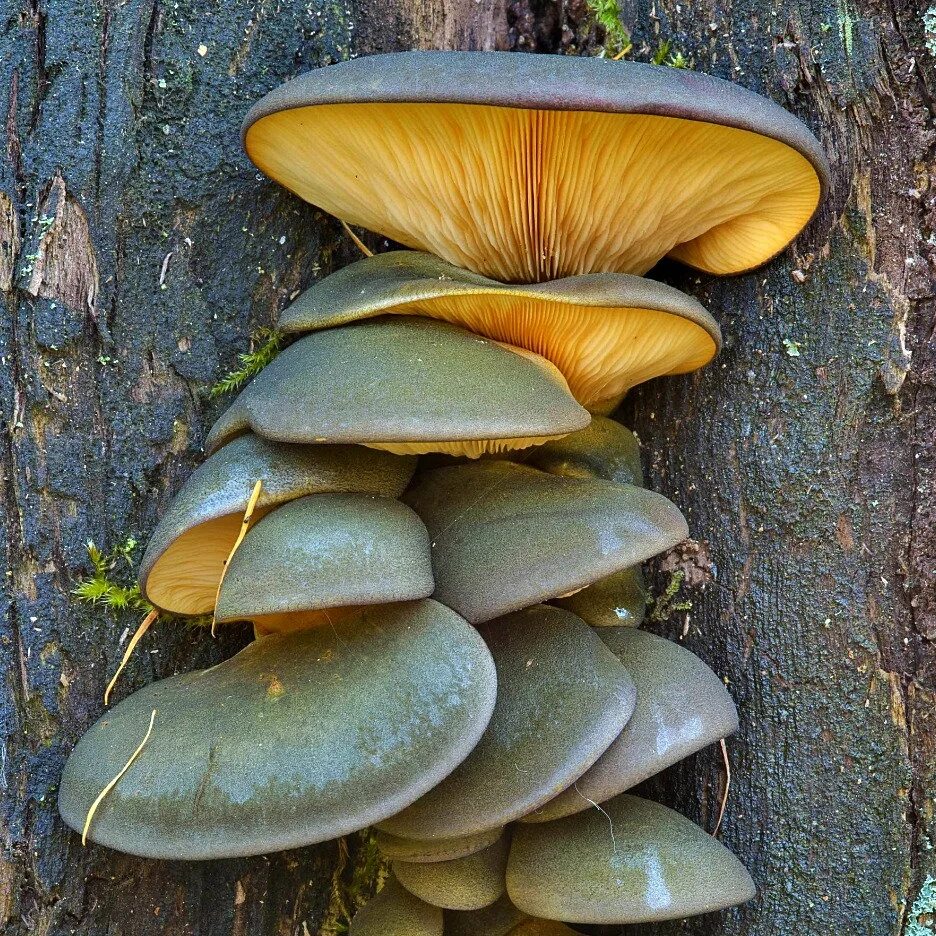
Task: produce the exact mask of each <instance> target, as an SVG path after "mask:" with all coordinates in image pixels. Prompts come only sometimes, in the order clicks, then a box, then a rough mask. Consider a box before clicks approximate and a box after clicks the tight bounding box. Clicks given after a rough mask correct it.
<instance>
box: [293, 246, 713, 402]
mask: <svg viewBox="0 0 936 936" xmlns="http://www.w3.org/2000/svg"><path fill="white" fill-rule="evenodd" d="M385 314H394V315H418V316H424V317H427V318H434V319H442V320H444V321H447V322H452V323H453V324H455V325H460V326H461V327H463V328H467V329H469V330H470V331H472V332H475V333H476V334H479V335H484V336H485V337H487V338H492V339H494V340H496V341H502V342H505V343H506V344H509V345H512V346H515V347H520V348H525V349H526V350H528V351H532V352H535V353H536V354H539V355H542V356H543V357H544V358H546V359H547V360H549V361H551V362H552V363H553V364H555V365H556V367H558V368H559V370H560V371H561V372H562V375H563V376H564V377H565V379H566V380H567V381H568V384H569V389H570V390H571V391H572V394H573V396H574V397H575V398H576V399H577V400H578V401H579V403H581V404H582V405H583V406H584V407H585V408H586V409H588V410H591V411H593V412H610V411H611V410H612V409H614V408H615V407H616V406H617V404H618V403H619V402H620V401H621V399H622V397H623V396H624V394H625V393H627V391H628V390H629V389H630V388H631V387H633V386H636V385H637V384H639V383H642V382H643V381H645V380H649V379H650V378H652V377H659V376H661V375H667V374H684V373H687V372H689V371H692V370H696V369H697V368H699V367H702V366H703V365H705V364H707V363H708V362H709V361H710V360H711V359H712V358H713V357H714V355H715V353H716V352H717V351H718V348H719V347H720V345H721V332H720V330H719V328H718V324H717V323H716V322H715V320H714V319H713V318H712V316H711V315H709V313H708V312H706V310H705V309H704V308H703V307H702V306H701V305H700V304H699V303H698V302H697V301H696V300H695V299H693V298H692V297H691V296H687V295H686V294H685V293H681V292H680V291H679V290H677V289H673V288H672V287H671V286H665V285H664V284H663V283H658V282H655V281H654V280H649V279H643V278H642V277H639V276H626V275H620V274H613V273H593V274H590V275H585V276H573V277H568V278H566V279H561V280H553V281H551V282H548V283H536V284H533V285H526V286H523V285H512V286H511V285H505V284H503V283H498V282H495V281H494V280H490V279H486V278H485V277H483V276H478V275H477V274H474V273H469V272H468V271H466V270H462V269H459V268H458V267H455V266H452V264H450V263H446V262H445V261H444V260H440V259H439V258H438V257H433V256H431V255H429V254H424V253H419V252H416V251H393V252H391V253H384V254H378V255H376V256H373V257H368V258H367V259H364V260H360V261H358V262H357V263H352V264H351V265H350V266H347V267H345V268H344V269H342V270H339V271H338V272H337V273H333V274H332V275H331V276H327V277H325V278H324V279H323V280H320V281H319V282H317V283H315V284H314V285H313V286H312V287H311V288H310V289H307V290H306V291H305V292H304V293H303V294H302V295H301V296H300V297H299V298H298V299H297V300H296V301H295V302H294V303H293V304H292V305H291V306H289V308H287V309H286V310H285V311H284V312H283V313H282V315H281V316H280V322H279V327H280V329H281V330H282V331H284V332H287V333H296V332H300V333H301V332H308V331H312V330H316V329H320V328H333V327H335V326H339V325H346V324H348V323H350V322H354V321H359V320H362V319H368V318H372V317H375V316H379V315H385Z"/></svg>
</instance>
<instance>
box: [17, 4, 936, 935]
mask: <svg viewBox="0 0 936 936" xmlns="http://www.w3.org/2000/svg"><path fill="white" fill-rule="evenodd" d="M0 11H2V12H0V124H2V126H3V127H4V131H3V133H4V139H3V146H2V150H0V290H2V295H3V299H4V304H5V310H6V311H5V314H4V315H3V316H2V318H0V418H2V429H3V436H2V438H3V444H2V446H0V458H2V479H3V483H2V488H0V517H2V523H3V527H4V530H5V536H4V537H3V539H2V543H0V548H2V549H3V551H4V553H5V555H4V564H3V570H4V571H5V572H6V574H5V576H3V577H2V578H0V588H2V610H3V616H2V618H0V666H2V673H0V742H2V748H0V791H2V807H0V832H2V838H3V850H2V852H0V931H3V932H5V933H8V934H10V936H25V934H27V933H30V934H32V933H38V934H56V936H57V934H65V933H76V934H81V936H92V934H94V936H97V934H102V936H103V934H107V936H118V934H121V936H123V934H126V936H130V934H141V936H143V934H155V933H167V934H203V936H214V934H222V933H235V934H261V933H263V934H283V936H287V934H289V936H292V934H298V936H305V934H306V933H308V934H309V936H314V934H316V932H318V931H319V930H320V928H321V926H322V921H323V919H324V918H325V915H326V913H327V908H328V907H329V904H330V903H331V906H332V909H333V910H334V907H335V904H336V900H335V897H336V895H337V896H338V897H339V898H340V897H342V896H343V895H345V896H346V892H347V890H348V889H349V888H350V889H351V890H354V888H355V887H357V886H358V883H359V881H358V880H357V879H356V878H355V861H354V858H355V849H354V848H353V847H352V849H351V855H350V860H346V856H345V854H344V853H343V852H342V850H341V849H340V848H339V846H338V845H336V844H334V843H331V844H327V845H323V846H320V847H317V848H310V849H307V850H304V851H301V852H293V853H287V854H280V855H274V856H271V857H269V858H260V859H256V860H251V861H236V862H221V863H217V864H204V865H201V864H195V865H186V864H181V863H179V864H173V863H165V862H162V863H161V862H146V861H140V860H137V859H133V858H127V857H123V856H120V855H117V854H114V853H110V852H107V851H104V850H100V849H97V848H93V847H92V848H88V849H82V848H81V846H80V844H79V842H78V840H77V837H76V836H74V835H73V834H71V833H69V832H66V831H65V830H64V829H63V827H62V826H61V824H60V823H59V822H58V821H57V818H56V810H55V793H56V782H57V779H58V774H59V771H60V769H61V765H62V761H63V758H64V756H65V754H66V752H67V751H68V749H69V748H70V746H71V744H72V743H73V741H74V739H75V738H76V737H77V736H78V735H79V734H80V733H81V732H82V731H83V730H84V729H85V728H86V727H87V726H88V724H89V723H90V722H91V721H93V720H94V719H95V718H96V717H97V715H98V714H99V713H100V711H101V701H100V700H101V692H102V690H103V687H104V685H105V683H106V679H107V676H108V674H109V673H110V672H111V671H112V670H113V668H114V665H115V663H116V660H117V659H118V657H119V654H120V646H119V639H120V637H121V634H122V633H123V631H124V629H125V628H127V627H132V626H133V625H134V624H135V619H134V618H133V616H128V617H126V618H124V617H119V616H117V617H115V616H112V615H108V614H104V613H95V612H92V611H89V610H88V609H87V608H86V607H82V606H79V605H76V604H75V603H74V601H73V600H72V599H71V598H70V596H69V591H70V589H71V588H72V587H73V585H74V582H75V580H76V579H77V578H78V577H79V576H80V575H82V573H83V572H85V571H86V566H87V553H86V546H85V543H86V541H87V540H88V539H93V540H94V541H95V542H97V543H98V544H99V545H101V546H104V547H110V546H113V545H116V544H117V543H118V542H121V541H123V540H124V539H125V538H126V537H127V536H128V535H135V536H136V537H137V538H138V539H140V540H143V539H145V537H146V535H147V533H148V531H149V530H150V529H151V528H152V526H153V523H154V521H155V518H156V517H157V515H158V513H159V511H160V510H161V509H162V508H163V507H164V505H165V504H166V502H167V499H168V497H169V496H170V494H171V493H172V491H174V490H175V489H176V488H177V487H178V486H179V485H180V483H181V482H182V480H183V479H184V478H185V476H186V475H187V474H188V472H189V471H190V470H191V468H192V466H193V465H194V464H195V463H196V462H197V461H198V459H199V457H200V446H201V441H202V439H203V437H204V433H205V431H206V427H207V426H209V425H210V423H211V421H212V419H213V417H214V415H216V411H217V409H218V406H219V404H217V403H211V402H209V401H208V399H207V395H206V388H207V387H208V386H210V385H211V384H212V383H213V382H214V381H215V380H216V379H217V378H218V377H219V376H220V375H221V374H223V373H224V372H225V371H226V370H228V369H229V368H230V367H231V366H232V365H233V364H234V362H235V358H236V354H237V353H238V352H239V351H243V350H245V349H246V348H247V346H248V343H249V335H250V333H251V331H252V330H253V329H255V328H256V327H258V326H260V325H265V324H269V323H270V322H271V321H272V320H273V318H274V316H275V313H276V311H277V310H278V309H279V308H281V307H282V306H283V305H284V304H285V303H286V302H287V301H288V298H289V296H290V295H291V294H292V293H293V292H294V291H295V290H296V289H297V288H300V287H301V286H303V285H305V284H307V283H309V282H310V281H311V280H312V279H313V278H314V277H316V276H319V275H322V274H324V273H327V272H328V271H329V270H331V269H332V268H333V267H334V266H336V265H338V264H341V263H344V262H346V261H347V260H349V259H351V258H352V256H353V249H352V248H351V247H350V246H349V245H348V243H347V241H346V239H343V238H342V237H341V236H340V230H339V228H338V227H337V225H336V223H335V222H334V221H332V220H331V219H329V218H326V217H323V216H322V215H321V214H320V213H319V212H317V211H316V210H315V209H313V208H310V207H308V206H306V205H303V204H301V203H300V202H298V201H297V200H296V199H295V198H292V197H291V196H288V195H287V194H285V193H283V192H281V191H279V190H278V189H277V188H276V186H274V185H272V184H271V183H269V182H267V181H265V180H263V179H262V178H260V177H259V176H258V175H257V173H256V172H255V171H254V170H253V169H252V168H251V167H250V165H249V164H248V163H247V161H246V159H245V158H244V157H243V155H242V154H241V151H240V144H239V138H238V127H239V124H240V120H241V117H242V115H243V113H244V112H245V111H246V109H247V107H248V106H249V104H250V102H251V101H253V100H254V99H256V98H257V97H259V96H260V95H261V94H262V93H263V92H265V91H266V90H268V89H269V88H271V87H273V86H274V85H275V84H277V83H279V82H280V81H282V80H283V79H285V78H288V77H290V76H292V75H294V74H296V73H297V72H300V71H303V70H305V69H308V68H311V67H315V66H317V65H321V64H325V63H328V62H330V61H334V60H338V59H341V58H345V57H347V56H348V55H349V54H352V53H353V54H358V53H366V52H372V51H385V50H393V49H403V48H412V47H423V48H442V47H449V48H495V47H496V48H511V49H518V50H526V51H556V50H558V49H564V50H566V51H570V52H578V51H595V50H596V49H597V48H598V47H599V45H600V42H601V41H602V39H603V37H602V36H601V35H600V33H599V32H598V31H597V30H596V29H595V28H594V26H593V25H592V23H591V21H590V18H589V17H588V15H587V12H586V9H585V5H584V2H582V0H568V2H564V3H563V2H543V0H516V2H510V3H507V2H504V0H496V2H490V0H479V2H475V0H451V2H447V3H444V2H443V0H380V2H378V0H354V2H349V3H347V4H339V3H333V2H331V0H306V2H300V0H257V2H254V3H252V2H247V0H229V2H225V3H221V2H217V0H207V2H202V3H194V2H192V0H122V2H118V0H101V2H94V0H53V2H45V3H44V2H39V0H23V2H21V3H17V2H11V0H0ZM923 15H924V10H923V9H922V8H921V7H920V6H919V5H918V4H917V3H914V2H912V0H895V2H893V3H888V2H886V0H880V2H878V0H857V2H850V0H839V2H831V0H829V2H826V0H810V2H805V0H799V2H796V0H780V3H779V4H778V3H776V2H774V0H740V2H725V0H706V2H701V3H689V4H687V3H685V2H681V3H678V2H675V0H656V2H653V3H651V2H649V0H648V2H637V3H630V2H625V3H623V4H622V20H623V22H624V23H625V25H627V26H628V27H629V28H630V29H631V31H632V33H633V38H634V45H635V49H634V52H633V53H632V54H631V57H632V58H635V59H644V60H646V59H648V58H650V57H651V56H652V55H653V53H654V52H655V51H656V50H657V49H658V48H659V45H660V43H661V41H666V40H669V41H670V42H671V44H672V49H673V50H674V51H675V50H678V51H680V52H682V53H683V54H684V55H686V56H687V57H689V58H690V59H691V61H692V63H693V65H694V67H696V68H698V69H701V70H704V71H709V72H713V73H715V74H718V75H721V76H723V77H728V78H734V79H736V80H738V81H740V82H742V83H743V84H745V85H747V86H748V87H751V88H753V89H755V90H757V91H760V92H762V93H766V94H769V95H771V96H772V97H774V98H776V99H777V100H778V101H780V102H781V103H783V104H784V105H785V106H787V107H789V108H791V109H792V110H794V111H795V112H797V113H798V114H799V115H800V116H802V117H803V119H805V120H806V121H807V122H808V123H809V124H810V125H811V126H812V127H813V128H814V129H815V130H816V132H817V133H818V134H819V136H820V138H821V139H822V140H823V142H824V144H825V146H826V148H827V150H828V153H829V156H830V159H831V161H832V165H833V170H834V182H833V189H832V192H831V196H830V198H829V200H828V202H827V204H826V206H825V207H824V208H823V210H822V212H821V214H820V216H819V217H818V219H817V220H816V222H815V223H814V224H813V226H812V227H811V228H810V230H809V232H808V233H807V234H806V235H805V236H804V237H803V238H801V239H800V241H799V242H798V243H797V245H796V247H795V249H793V250H791V251H788V252H787V253H786V254H784V255H783V256H781V257H780V258H779V259H778V260H776V261H775V262H774V263H772V264H771V265H770V266H769V267H767V268H766V269H765V270H763V271H760V272H758V273H756V274H751V275H749V276H745V277H741V278H737V279H732V280H727V281H713V280H710V279H704V280H700V279H698V278H696V277H694V276H691V275H687V274H686V273H685V272H684V271H680V270H677V269H669V268H667V269H664V270H661V271H658V273H659V274H660V275H661V276H664V277H665V278H667V279H669V280H670V281H672V282H674V283H675V284H677V285H679V286H681V287H683V288H687V289H689V290H690V291H692V292H693V293H695V294H696V295H698V296H699V297H700V298H701V299H702V301H703V302H705V303H706V304H707V305H708V306H709V308H710V309H711V310H712V311H713V313H714V314H715V315H716V316H717V317H718V319H719V320H720V321H721V323H722V326H723V328H724V330H725V334H726V337H727V347H726V350H725V352H724V353H723V355H722V356H721V358H720V359H719V360H718V361H717V362H716V363H715V364H714V365H713V366H712V367H711V368H709V369H708V370H707V371H706V372H704V373H703V374H701V375H697V376H693V377H687V378H681V379H678V380H671V381H658V382H656V383H655V384H654V385H651V386H648V387H646V388H643V389H641V390H640V391H639V392H637V393H635V394H634V396H633V399H632V400H631V401H629V402H628V404H627V406H626V408H625V415H626V418H627V421H628V422H630V423H631V424H632V425H633V426H634V427H635V428H636V429H637V430H638V431H639V433H640V436H641V439H642V440H643V442H644V445H645V456H646V467H647V469H648V475H649V478H650V480H651V482H652V484H653V486H654V487H656V489H657V490H660V491H662V492H663V493H666V494H668V495H670V496H671V497H673V498H674V499H675V500H676V501H677V502H678V503H679V504H680V505H681V506H683V508H684V509H685V510H686V512H687V514H688V516H689V518H690V523H691V526H692V530H693V534H694V536H695V537H696V538H697V539H699V540H703V541H705V545H706V549H705V550H704V551H703V552H702V553H701V554H698V555H694V556H689V557H688V558H687V560H686V561H687V563H688V564H689V565H690V566H691V569H690V571H692V572H693V573H694V575H693V576H692V577H693V578H694V579H695V580H697V581H699V582H702V581H705V580H709V582H708V584H707V585H706V587H705V588H704V589H703V588H701V587H697V588H694V589H692V591H691V598H692V600H693V603H694V608H693V610H692V612H691V615H690V618H689V620H688V622H687V621H686V616H685V615H683V614H680V615H676V616H674V617H673V618H672V619H671V620H670V621H668V622H666V623H664V624H662V625H661V626H659V627H658V629H659V630H661V631H662V632H664V633H667V634H668V635H670V636H678V635H679V634H681V633H682V632H683V630H684V629H686V633H687V636H686V638H685V639H686V642H687V643H688V645H689V646H691V647H692V648H693V649H694V650H695V651H696V652H698V653H700V654H701V655H702V656H703V657H705V658H706V659H707V660H709V661H710V662H711V663H712V665H713V666H714V667H715V668H716V669H717V670H718V671H719V672H720V673H722V674H724V676H725V678H726V679H727V680H728V684H729V686H730V688H731V689H732V692H733V693H734V695H735V698H736V699H737V701H738V702H739V704H740V706H741V709H742V730H741V733H740V736H739V737H738V738H736V739H734V740H733V741H731V743H730V752H731V758H732V763H733V767H734V784H733V787H732V791H731V798H730V802H729V807H728V813H727V817H726V822H725V826H724V840H725V841H726V843H727V844H729V845H730V846H731V847H732V848H734V849H735V850H736V851H737V852H738V853H739V854H740V855H741V856H742V857H743V858H744V860H745V861H746V863H747V864H748V865H749V867H750V868H751V869H752V871H753V873H754V876H755V878H756V879H757V881H758V884H759V885H760V888H761V896H760V897H759V899H758V901H757V902H756V903H755V904H753V905H751V906H748V907H745V908H742V909H739V910H736V911H731V912H728V913H725V914H721V915H716V916H714V917H709V918H704V919H700V920H695V921H689V922H686V923H682V924H670V925H666V926H661V927H656V928H646V927H642V928H641V927H635V928H632V930H631V932H633V933H634V934H635V936H637V934H647V933H650V932H654V933H657V932H659V933H677V932H679V933H687V934H688V933H692V934H696V936H755V934H756V936H773V934H809V936H840V934H849V936H851V934H873V936H891V934H898V936H899V934H905V936H926V934H928V933H936V924H934V923H932V917H928V916H927V915H926V913H920V914H918V913H917V912H913V911H912V906H913V904H914V901H915V900H916V899H917V897H918V895H919V893H920V891H921V887H922V886H923V883H924V881H925V880H926V877H927V875H928V874H929V873H934V864H936V860H934V859H933V857H932V855H933V852H932V850H931V849H932V843H931V841H930V830H931V822H932V813H933V800H932V796H933V783H932V780H933V777H932V771H933V757H932V755H933V750H934V747H936V745H934V718H936V716H934V715H933V703H934V692H936V665H934V654H933V647H932V643H931V641H932V639H933V638H934V636H936V594H934V588H933V575H934V570H936V534H934V517H936V514H934V507H933V484H934V471H936V447H934V444H933V443H934V441H936V440H934V427H936V413H934V403H936V392H934V380H936V363H934V362H936V354H934V348H933V341H934V326H936V322H934V311H936V301H934V297H936V288H934V277H933V266H932V255H933V242H934V241H933V237H934V232H933V228H934V203H936V195H934V191H936V190H934V188H933V185H934V181H933V180H932V179H931V173H932V172H933V171H934V158H933V157H934V130H933V109H932V108H933V97H932V95H933V91H934V89H936V58H934V55H933V51H931V50H929V49H927V45H926V39H927V36H926V34H925V27H924V18H923ZM929 39H930V45H931V47H932V49H934V50H936V36H933V35H931V36H930V37H929ZM202 52H203V54H202ZM608 184H609V185H614V179H608ZM640 207H641V206H639V205H634V206H633V208H634V210H635V211H639V210H640ZM374 243H375V246H377V244H376V242H374ZM795 271H799V272H795ZM800 280H802V282H800ZM791 352H797V353H795V354H793V353H791ZM237 642H238V638H237V637H229V638H225V639H224V640H221V641H218V642H212V641H211V640H210V639H209V638H208V636H207V635H206V634H205V633H204V632H203V631H199V630H195V631H193V630H189V629H186V628H184V627H183V626H180V625H165V624H164V625H161V626H160V627H159V628H158V630H157V631H156V632H155V633H154V634H153V635H152V636H148V637H147V638H146V639H145V640H144V641H143V644H142V646H141V650H142V652H138V653H137V654H136V656H135V658H134V660H133V662H132V663H131V666H130V669H129V671H128V674H127V678H126V679H125V680H124V682H123V684H122V686H121V688H120V692H121V693H126V692H127V691H129V690H130V689H132V688H134V687H137V686H139V685H141V684H143V683H144V682H146V681H148V680H151V679H153V678H155V677H158V676H164V675H167V674H169V673H171V672H173V671H175V670H176V669H177V668H182V667H184V668H190V667H192V666H197V665H201V664H204V663H207V662H209V661H211V660H215V659H218V658H219V657H221V656H222V655H224V654H226V653H229V652H231V650H232V649H234V647H236V646H237ZM721 783H722V774H721V761H720V755H719V754H718V752H717V750H711V751H706V752H704V753H702V754H701V755H699V756H698V757H696V758H693V759H691V760H690V761H689V762H687V763H686V764H685V765H684V766H681V767H678V768H676V769H674V770H672V771H670V772H669V774H668V775H666V776H664V777H663V778H662V779H661V780H660V781H659V782H658V783H656V784H654V787H653V791H652V792H653V794H654V795H657V796H659V797H660V798H661V799H662V800H663V801H664V802H667V803H671V804H673V805H676V806H678V807H680V808H682V809H683V810H684V811H686V812H687V813H688V814H689V815H691V816H692V817H693V818H695V819H697V820H698V821H700V822H702V823H703V824H705V825H706V826H707V827H709V828H711V827H712V825H713V824H714V821H715V816H716V814H717V810H718V802H719V799H720V794H721ZM342 868H343V869H344V870H343V871H342V870H341V869H342ZM336 869H337V870H338V872H339V873H336ZM360 876H361V875H360V873H359V874H358V878H360ZM339 902H340V901H339ZM924 904H925V901H921V902H920V903H918V904H917V910H918V911H919V910H921V908H922V909H925V907H924ZM933 909H936V907H934V908H933ZM334 931H335V930H334V929H332V932H334Z"/></svg>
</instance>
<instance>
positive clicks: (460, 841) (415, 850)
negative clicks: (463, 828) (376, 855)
mask: <svg viewBox="0 0 936 936" xmlns="http://www.w3.org/2000/svg"><path fill="white" fill-rule="evenodd" d="M503 834H504V830H503V828H502V827H494V828H491V829H485V830H484V831H482V832H475V833H474V834H473V835H459V836H456V837H455V838H449V839H433V840H431V841H429V840H426V839H422V840H420V839H408V838H403V837H401V836H399V835H390V834H388V833H387V832H381V831H380V830H379V829H378V830H377V831H376V833H375V836H374V837H375V840H376V842H377V847H378V848H379V849H380V851H381V853H382V854H383V855H384V857H386V858H389V859H391V860H392V861H406V862H414V863H417V864H421V863H429V862H433V861H450V860H452V859H454V858H466V857H467V856H468V855H474V854H475V853H476V852H479V851H482V850H484V849H485V848H488V847H489V846H491V845H493V844H494V843H495V842H496V841H497V840H498V839H500V837H501V836H502V835H503Z"/></svg>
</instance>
